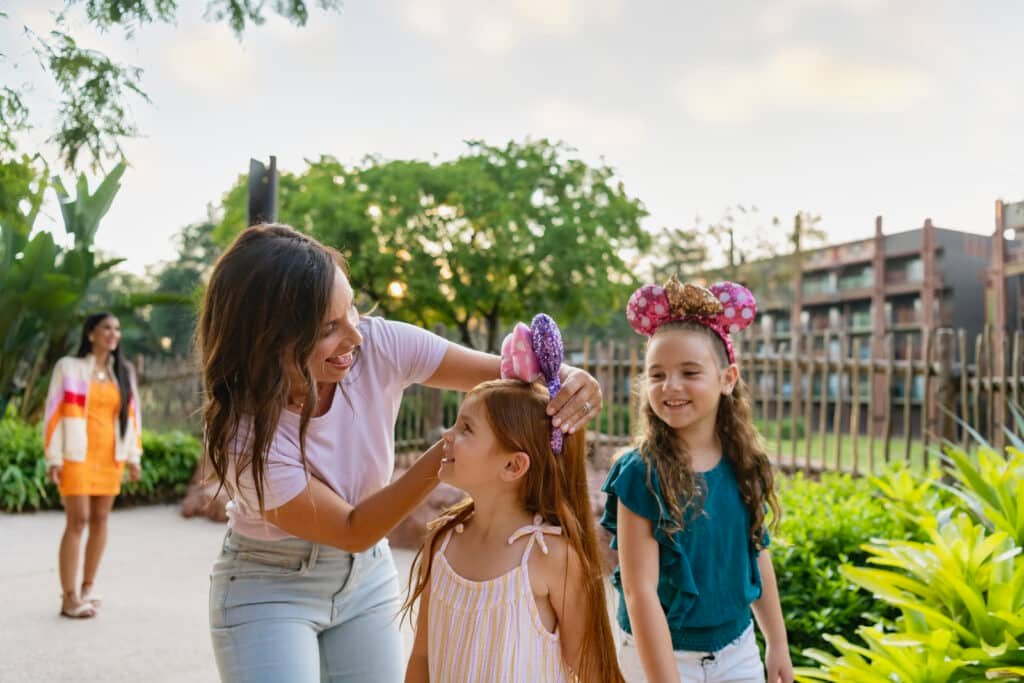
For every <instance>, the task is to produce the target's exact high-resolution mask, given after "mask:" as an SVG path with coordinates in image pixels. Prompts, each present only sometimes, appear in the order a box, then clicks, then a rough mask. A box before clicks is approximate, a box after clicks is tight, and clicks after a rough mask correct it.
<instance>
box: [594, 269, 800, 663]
mask: <svg viewBox="0 0 1024 683" xmlns="http://www.w3.org/2000/svg"><path fill="white" fill-rule="evenodd" d="M755 312H756V304H755V301H754V297H753V295H751V293H750V292H749V291H748V290H747V289H745V288H744V287H741V286H739V285H736V284H733V283H720V284H717V285H714V286H712V287H711V289H710V291H709V290H707V289H704V288H703V287H699V286H696V285H692V284H686V285H682V284H680V283H679V281H678V280H676V278H674V277H673V278H672V279H671V280H669V282H668V283H667V284H666V285H665V286H664V287H659V286H656V285H645V286H643V287H641V288H640V289H638V290H637V291H636V292H634V294H633V296H632V297H631V298H630V301H629V304H628V306H627V314H626V316H627V318H628V320H629V322H630V325H631V326H632V327H633V329H634V330H636V331H637V332H639V333H640V334H643V335H646V336H648V337H650V340H649V342H648V345H647V353H646V358H645V363H644V371H645V374H646V377H645V380H644V384H645V387H644V393H643V402H642V405H643V410H642V412H643V418H642V422H643V426H644V430H643V435H642V437H641V438H640V441H639V444H638V447H637V448H636V449H635V450H632V451H630V452H628V453H626V454H625V455H623V456H622V457H621V458H620V459H619V460H617V461H616V462H615V464H614V465H613V466H612V469H611V471H610V472H609V473H608V479H607V481H606V482H605V485H604V489H603V490H604V491H605V492H607V493H608V504H607V507H606V510H605V514H604V517H603V518H602V520H601V523H602V524H603V525H604V526H605V527H606V528H607V529H608V530H609V531H611V532H612V534H613V541H612V547H615V548H617V549H618V551H619V567H618V568H617V569H616V570H615V573H614V575H613V583H614V585H615V586H616V587H617V588H618V590H619V592H620V594H621V597H620V601H619V611H618V621H619V625H620V626H621V627H622V629H623V631H624V632H625V633H624V634H622V636H621V641H620V642H621V645H622V651H621V658H622V666H623V670H624V671H625V672H626V675H627V676H628V677H629V680H630V681H634V680H636V681H639V680H643V674H645V675H646V680H648V681H650V682H651V683H655V682H657V683H664V682H666V681H680V680H683V681H708V682H719V681H764V680H765V667H763V666H762V663H761V659H760V656H759V653H758V648H757V642H756V640H755V637H754V632H753V624H752V623H751V616H750V612H751V607H753V612H754V617H755V618H756V619H757V623H758V625H759V626H760V628H761V632H762V633H763V634H764V636H765V641H766V644H767V647H766V651H765V665H766V667H767V678H768V681H770V682H771V683H778V682H779V681H785V682H787V683H788V682H790V681H792V680H793V667H792V664H791V663H790V658H789V646H788V643H787V638H786V628H785V624H784V622H783V618H782V609H781V607H780V604H779V594H778V587H777V585H776V582H775V572H774V569H773V568H772V562H771V557H770V556H769V554H768V551H767V550H766V547H767V545H768V534H767V533H766V529H765V512H766V508H768V507H770V508H771V509H772V517H773V520H775V522H777V520H778V519H779V508H778V502H777V501H776V498H775V492H774V488H773V486H774V479H773V475H772V468H771V463H770V462H769V460H768V458H767V456H766V455H765V450H764V447H763V446H762V444H761V443H760V440H759V437H758V435H757V432H756V430H755V429H754V425H753V419H752V417H751V409H750V402H749V399H748V397H747V390H746V387H745V385H744V384H743V381H742V380H741V379H740V376H739V370H738V369H737V366H736V363H735V356H734V352H733V346H732V341H731V339H730V337H729V335H730V333H734V332H737V331H738V330H740V329H742V328H744V327H746V326H747V325H749V324H750V322H751V321H752V320H753V318H754V314H755ZM641 669H642V673H641Z"/></svg>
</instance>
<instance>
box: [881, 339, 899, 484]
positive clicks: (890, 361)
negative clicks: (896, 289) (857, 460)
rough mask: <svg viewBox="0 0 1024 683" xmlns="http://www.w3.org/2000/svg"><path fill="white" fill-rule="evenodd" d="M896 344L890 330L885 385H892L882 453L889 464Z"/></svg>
mask: <svg viewBox="0 0 1024 683" xmlns="http://www.w3.org/2000/svg"><path fill="white" fill-rule="evenodd" d="M894 346H895V341H894V339H893V335H892V333H891V332H890V333H888V334H886V336H885V356H886V364H885V386H886V387H890V389H889V390H888V391H887V392H886V396H885V419H884V421H883V424H882V426H883V430H882V436H883V438H884V439H885V446H884V447H883V449H882V454H883V457H884V458H885V464H886V465H888V464H889V463H890V462H892V454H891V450H890V449H891V448H892V389H891V387H892V378H893V373H894V371H895V365H896V353H895V349H894V348H893V347H894Z"/></svg>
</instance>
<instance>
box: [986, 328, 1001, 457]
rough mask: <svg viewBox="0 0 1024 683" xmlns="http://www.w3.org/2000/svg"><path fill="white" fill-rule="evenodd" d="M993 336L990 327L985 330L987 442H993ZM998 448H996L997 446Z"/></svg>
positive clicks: (994, 356) (994, 374)
mask: <svg viewBox="0 0 1024 683" xmlns="http://www.w3.org/2000/svg"><path fill="white" fill-rule="evenodd" d="M995 359H996V353H995V334H994V333H993V330H992V328H991V327H986V328H985V378H984V379H985V392H986V401H985V425H986V427H985V437H986V438H987V439H988V440H989V442H992V441H994V440H995V439H994V438H993V437H994V432H995V393H996V392H995V388H996V383H995V376H996V365H995ZM997 448H998V446H997Z"/></svg>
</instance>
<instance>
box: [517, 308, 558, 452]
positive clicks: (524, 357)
mask: <svg viewBox="0 0 1024 683" xmlns="http://www.w3.org/2000/svg"><path fill="white" fill-rule="evenodd" d="M564 355H565V349H564V347H563V346H562V333H561V332H560V331H559V330H558V325H556V324H555V321H554V320H552V319H551V317H550V316H549V315H547V314H546V313H538V314H537V315H535V316H534V318H533V322H532V323H531V324H530V326H529V327H527V326H526V325H524V324H523V323H516V325H515V327H513V328H512V332H511V333H509V335H508V336H507V337H505V340H504V341H502V342H501V378H502V379H518V380H520V381H522V382H527V383H533V382H535V381H537V380H538V379H540V378H542V377H543V378H544V384H545V385H546V386H547V388H548V394H549V395H550V397H551V398H554V397H555V394H557V393H558V390H559V389H560V388H561V387H562V385H561V382H560V381H559V379H558V371H559V369H561V367H562V358H563V357H564ZM551 450H553V451H554V452H555V453H561V452H562V430H561V429H558V428H554V427H553V428H552V429H551Z"/></svg>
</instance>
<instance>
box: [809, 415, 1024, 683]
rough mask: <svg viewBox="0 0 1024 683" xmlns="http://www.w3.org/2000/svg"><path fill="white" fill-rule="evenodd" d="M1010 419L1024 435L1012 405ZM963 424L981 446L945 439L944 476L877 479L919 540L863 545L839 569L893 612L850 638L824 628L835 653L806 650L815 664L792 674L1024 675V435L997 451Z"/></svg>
mask: <svg viewBox="0 0 1024 683" xmlns="http://www.w3.org/2000/svg"><path fill="white" fill-rule="evenodd" d="M1014 416H1015V418H1016V423H1017V425H1016V426H1017V430H1016V431H1017V432H1024V417H1022V416H1021V414H1020V412H1019V410H1017V409H1016V407H1014ZM961 424H962V425H963V426H964V427H965V428H966V429H968V431H970V433H971V434H972V435H973V436H974V438H975V440H976V441H977V444H976V445H977V447H976V448H975V449H974V450H973V452H967V451H964V450H962V449H959V448H956V447H954V446H951V445H949V444H947V445H946V447H945V448H944V451H943V453H941V455H942V456H943V461H944V463H945V464H946V465H947V467H948V472H947V475H948V477H947V481H948V482H950V483H947V482H944V481H942V480H941V479H940V478H939V477H938V476H936V474H935V473H933V474H932V475H931V476H930V477H929V478H927V479H926V480H925V481H918V482H915V481H913V477H912V475H908V474H906V473H900V474H899V475H897V476H892V477H889V478H887V479H880V480H876V481H875V482H874V483H875V485H876V486H877V487H878V489H879V490H880V491H882V492H884V494H885V495H886V496H887V497H888V498H889V500H890V504H892V505H894V506H896V509H897V511H898V512H899V516H900V518H903V519H907V520H910V522H909V523H912V524H915V525H916V527H917V529H918V531H919V532H920V533H923V535H924V538H923V539H922V540H919V541H908V540H903V539H899V538H893V537H892V536H887V537H883V538H879V539H875V540H873V541H872V542H871V543H870V544H868V545H865V546H864V547H865V550H867V551H868V552H869V553H870V557H868V558H867V560H866V562H859V563H857V564H858V565H861V566H854V565H853V564H850V565H846V566H844V567H843V569H842V572H843V575H844V576H845V577H846V578H848V579H849V580H851V581H852V582H853V583H855V584H857V585H858V586H860V587H862V588H865V589H867V590H869V591H871V593H872V594H873V595H874V596H875V598H876V599H878V600H879V601H881V602H883V603H884V604H886V605H888V606H889V607H890V608H895V609H898V610H899V617H898V618H896V619H895V620H891V619H878V620H876V623H875V624H874V625H873V626H871V627H867V626H865V627H861V628H859V629H857V630H856V634H857V636H859V639H857V640H848V639H847V637H845V636H849V635H850V632H840V634H839V635H826V636H825V639H826V640H827V641H828V642H829V643H830V644H831V645H832V646H833V648H834V651H833V652H826V651H822V650H816V649H811V650H808V651H807V652H806V653H805V654H806V655H808V656H810V657H812V658H813V659H814V660H816V661H817V662H818V663H819V664H820V665H821V668H819V669H810V668H806V669H798V671H797V674H798V676H797V677H798V680H804V681H810V680H824V681H848V680H856V681H876V680H877V681H905V682H907V683H943V682H945V681H950V682H959V681H982V680H995V679H1014V680H1021V679H1022V678H1024V556H1022V547H1021V536H1022V533H1024V453H1022V449H1024V443H1022V442H1021V439H1020V438H1018V437H1016V436H1014V433H1013V432H1012V431H1010V430H1009V429H1008V430H1007V434H1008V436H1009V438H1010V441H1011V443H1012V445H1011V447H1009V448H1007V449H1006V451H1005V454H1004V453H1000V452H998V451H996V450H995V449H993V448H992V447H991V446H990V445H989V444H988V443H986V442H985V441H984V440H983V439H982V438H981V437H980V436H979V435H978V434H977V433H976V432H974V431H973V430H971V429H970V427H969V426H968V425H966V424H964V423H963V422H961ZM880 536H881V534H880ZM863 565H868V566H863Z"/></svg>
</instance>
